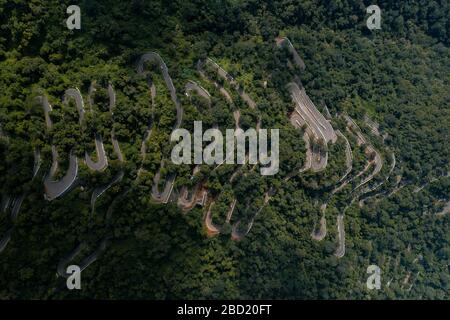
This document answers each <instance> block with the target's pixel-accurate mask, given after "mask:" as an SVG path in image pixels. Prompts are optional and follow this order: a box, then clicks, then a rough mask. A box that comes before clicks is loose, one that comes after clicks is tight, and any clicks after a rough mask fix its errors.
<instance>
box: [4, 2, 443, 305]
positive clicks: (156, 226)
mask: <svg viewBox="0 0 450 320" xmlns="http://www.w3.org/2000/svg"><path fill="white" fill-rule="evenodd" d="M71 4H75V3H74V2H72V1H56V0H47V1H44V0H33V1H23V0H13V1H10V0H0V30H1V32H0V92H1V93H0V129H1V131H0V136H1V137H0V159H1V160H2V161H1V162H0V191H1V194H2V196H5V195H12V196H16V197H17V198H20V195H22V194H26V197H24V199H23V203H22V206H21V209H20V214H19V215H18V217H17V219H15V220H13V219H11V217H10V215H7V214H6V213H5V212H3V211H2V212H0V237H3V235H4V234H5V235H8V233H11V240H10V241H9V243H8V245H7V246H6V248H5V249H4V250H3V251H2V252H0V298H2V299H9V298H33V299H36V298H37V299H39V298H52V299H55V298H87V297H90V298H153V299H176V298H188V299H199V298H200V299H203V298H205V299H211V298H224V299H235V298H244V299H245V298H256V299H264V298H266V299H269V298H277V299H284V298H302V299H347V298H348V299H375V298H389V299H392V298H424V299H449V292H450V291H449V289H450V287H449V286H450V281H449V280H450V277H449V269H448V265H449V259H450V248H449V242H450V234H449V231H448V230H449V229H448V227H449V225H448V224H449V215H448V212H447V213H444V214H441V213H442V212H444V211H445V210H444V207H445V205H446V204H447V203H448V201H449V200H450V199H449V195H450V189H449V188H450V178H449V176H448V173H449V171H450V167H449V161H448V159H449V156H450V155H449V150H450V147H449V141H450V139H449V138H450V134H449V128H450V108H449V102H450V97H449V92H450V90H449V80H450V76H449V75H450V60H449V54H450V49H449V47H448V46H449V41H450V39H449V37H450V36H449V32H450V20H449V19H448V17H449V9H450V5H449V3H448V1H445V0H441V1H424V0H411V1H397V2H392V1H377V3H376V4H377V5H378V6H379V7H380V8H381V17H382V22H381V26H382V28H381V30H372V31H371V30H368V29H367V27H366V19H367V17H368V14H367V13H366V7H367V6H369V5H370V4H373V3H372V1H361V0H347V1H346V0H332V1H319V0H310V1H299V0H281V1H261V0H251V1H237V0H236V1H235V0H228V1H213V0H212V1H203V0H189V1H186V0H183V1H181V0H176V1H144V0H134V1H127V2H124V1H117V0H114V1H91V0H85V1H76V4H77V5H79V6H80V8H81V17H82V18H81V21H82V22H81V25H82V26H81V30H68V29H67V27H66V23H65V20H66V19H67V17H68V14H67V13H66V8H67V6H69V5H71ZM285 36H287V37H289V39H290V40H291V42H292V43H293V45H294V47H295V48H296V50H297V51H298V53H299V54H300V55H301V57H302V59H303V60H304V62H305V64H306V69H305V70H297V69H295V68H289V67H288V66H287V65H286V59H287V57H288V56H289V54H288V53H287V52H286V51H285V50H284V51H283V50H280V49H279V48H278V47H277V46H276V43H275V38H276V37H285ZM146 52H157V53H158V54H159V55H160V56H161V57H162V59H163V60H164V61H165V63H166V64H167V67H168V69H169V72H170V76H171V77H172V79H173V83H174V86H175V88H176V91H177V93H178V96H179V99H180V103H181V105H182V106H183V108H184V120H183V126H184V127H186V128H191V127H192V123H193V121H195V120H199V119H200V120H202V121H203V122H204V123H207V124H208V125H211V126H212V125H213V124H218V126H219V127H220V128H222V129H224V128H233V127H234V119H233V111H235V109H239V110H241V120H240V121H241V122H240V123H241V125H242V126H243V127H244V128H248V127H254V126H255V123H256V122H257V119H261V122H262V124H263V126H264V127H267V128H280V131H281V133H280V137H281V143H280V144H281V145H280V174H278V175H276V176H274V177H261V176H260V175H259V174H255V172H256V173H258V172H259V170H256V171H255V172H252V171H251V168H244V169H243V170H244V171H245V172H246V174H243V175H241V176H239V178H238V179H235V180H234V182H233V183H231V184H230V183H228V181H230V180H232V179H231V177H232V175H233V170H234V169H235V167H227V166H224V167H221V168H220V169H218V170H215V171H214V170H212V169H211V168H202V171H201V175H202V176H201V177H200V178H198V179H201V178H204V179H205V180H207V183H206V187H207V188H208V190H210V192H211V194H213V195H214V196H216V198H215V199H216V202H217V203H216V204H217V210H216V211H217V212H215V213H214V214H215V216H214V219H215V220H217V221H221V220H220V219H222V220H224V216H225V214H226V212H227V210H228V208H229V203H230V201H231V200H232V199H233V197H236V198H237V203H238V205H237V208H236V215H239V217H241V219H242V221H243V223H244V222H249V221H250V218H251V217H252V216H254V213H255V212H254V211H255V210H256V209H257V208H258V207H259V206H261V203H262V200H261V199H263V198H264V193H265V192H266V191H267V190H268V189H269V188H270V187H271V186H275V187H276V189H277V191H276V193H275V194H274V196H273V197H272V200H271V201H270V202H269V204H268V205H267V206H265V207H264V209H263V210H262V211H261V213H260V214H259V215H258V216H257V219H256V220H255V223H254V225H253V229H252V230H251V232H250V233H249V234H248V235H247V236H246V237H245V238H244V239H243V240H241V241H232V240H230V233H231V232H232V231H231V230H230V229H231V228H228V229H226V228H224V230H222V232H221V234H219V235H217V236H215V237H208V236H207V231H206V230H205V227H204V225H203V221H204V215H205V208H202V207H199V206H197V207H195V208H194V209H193V210H191V211H189V212H187V213H183V212H182V211H181V210H180V209H179V208H178V207H177V206H176V204H174V203H170V204H168V205H163V204H156V203H154V202H153V201H152V200H151V197H150V194H151V192H152V183H153V180H154V178H155V174H156V172H158V170H159V169H160V163H161V161H162V159H163V158H167V157H168V155H170V150H171V147H172V145H170V144H169V143H168V140H169V136H170V132H171V130H172V128H173V125H174V123H175V116H174V114H175V110H176V109H175V106H174V104H173V103H172V101H171V96H170V93H169V91H168V90H167V88H166V84H165V81H164V78H163V76H162V73H161V72H160V71H159V68H158V66H157V65H155V64H152V63H147V66H146V67H147V68H146V70H147V72H148V74H146V75H144V76H143V75H140V74H138V73H137V72H136V63H137V61H138V59H139V57H140V56H141V55H142V54H143V53H146ZM206 57H210V58H212V59H214V61H217V62H218V63H219V65H221V66H222V67H223V68H225V69H226V70H227V71H228V72H229V73H230V74H231V75H232V76H233V77H234V78H235V79H237V81H238V83H239V84H240V85H241V87H243V88H244V89H245V91H246V92H248V94H249V95H250V96H251V97H253V98H254V99H255V101H256V103H257V105H258V108H257V109H252V108H249V107H248V106H246V104H245V103H244V102H242V100H240V99H239V96H238V94H237V93H236V91H233V90H232V88H231V87H230V85H229V84H228V83H227V82H226V81H223V80H221V79H220V78H219V77H218V76H217V74H216V73H214V72H213V71H211V70H207V71H206V74H207V77H209V78H210V79H211V81H206V80H205V79H204V78H202V77H201V76H199V73H198V70H197V62H198V61H199V60H202V59H205V58H206ZM296 74H300V77H301V82H302V84H303V85H304V87H305V88H306V90H307V92H308V95H309V96H310V97H311V100H312V101H314V103H315V104H316V106H317V107H318V109H319V110H320V111H321V112H323V113H325V112H324V110H325V106H327V109H328V110H329V112H330V114H331V116H332V120H330V121H331V123H332V124H333V127H334V128H339V129H340V130H341V131H342V132H345V122H344V121H343V120H342V119H341V117H340V116H338V115H341V114H344V113H345V114H349V115H351V116H352V117H353V118H354V119H356V121H357V123H358V124H359V125H360V126H361V128H362V130H363V132H364V134H365V135H366V136H367V137H369V138H370V140H371V143H372V144H373V145H374V147H375V148H377V149H378V150H380V152H381V157H382V158H383V159H384V160H385V161H386V165H385V167H384V168H383V169H382V171H381V173H380V177H379V178H378V179H379V181H377V180H376V179H375V181H374V182H375V183H381V182H383V180H384V179H385V178H386V181H387V182H386V183H384V184H383V186H382V187H381V188H380V190H376V191H380V192H382V193H380V194H379V195H378V196H376V195H377V194H376V192H375V191H374V192H373V195H374V196H375V197H373V198H368V199H367V201H366V202H365V203H364V205H359V203H358V201H356V202H355V203H350V204H349V203H348V200H349V195H350V191H349V189H348V188H347V189H344V192H343V193H341V194H339V195H337V196H336V197H331V196H330V190H331V189H332V187H333V185H334V184H335V183H337V182H338V180H339V178H340V177H341V176H342V175H343V174H344V171H345V152H344V150H345V148H344V145H345V143H344V142H343V141H342V140H338V143H336V144H329V145H328V147H327V148H328V152H329V154H330V156H329V159H328V166H327V169H326V170H324V171H321V172H317V173H316V172H311V171H307V172H304V173H302V174H301V175H297V176H295V177H293V178H291V179H289V180H288V181H286V180H284V178H285V177H286V176H287V175H289V173H290V172H292V171H293V170H298V167H299V166H301V165H302V164H303V163H304V162H305V150H306V147H305V144H304V142H303V140H302V130H296V129H295V128H294V127H293V126H292V125H291V124H290V123H289V115H290V114H291V113H292V111H293V109H294V106H293V104H292V101H291V98H290V96H289V91H288V90H287V88H286V87H287V84H288V82H290V81H291V80H292V78H293V77H294V76H295V75H296ZM149 79H150V80H151V82H152V84H153V85H154V86H155V88H156V89H155V90H156V92H158V94H157V95H156V97H155V99H154V102H153V104H151V103H150V101H151V100H152V98H151V95H150V94H149V90H148V83H149ZM189 80H194V81H196V82H198V83H200V84H201V85H202V86H203V87H205V88H206V90H208V91H209V92H211V93H212V97H211V102H210V104H208V102H207V101H206V100H205V99H202V97H199V96H193V97H192V98H189V97H187V96H185V95H184V88H185V84H186V83H187V82H188V81H189ZM92 81H95V82H96V83H97V84H98V88H97V90H96V91H95V95H94V100H95V103H93V105H92V109H94V110H95V114H88V113H87V114H86V119H85V123H86V125H81V124H79V123H78V114H77V111H76V108H75V107H74V104H73V103H72V102H71V103H69V104H64V103H62V97H63V95H64V92H65V90H67V89H68V88H74V87H77V88H79V89H80V91H81V93H82V95H83V97H86V96H87V95H88V92H89V87H90V85H91V82H92ZM213 81H216V82H218V83H220V84H221V85H223V86H224V88H225V89H227V90H229V91H230V92H232V98H233V100H234V101H235V104H234V105H233V106H230V104H228V103H227V101H226V99H224V98H223V96H221V95H220V94H218V93H217V90H216V89H215V87H214V85H213V84H212V83H213ZM108 84H112V85H113V87H114V91H115V94H116V106H115V110H114V112H113V113H110V112H109V109H108V107H109V101H110V100H109V99H108V90H107V86H108ZM42 95H46V96H48V99H49V102H50V104H51V105H52V107H53V111H52V112H51V117H52V121H53V126H52V128H51V129H46V124H45V119H44V113H43V111H42V106H41V105H40V104H39V103H37V102H36V97H38V96H42ZM85 100H86V99H85ZM85 103H86V101H85ZM151 105H153V107H151ZM208 108H210V109H208ZM233 108H235V109H233ZM365 115H367V116H369V117H370V118H371V119H373V120H375V121H376V122H377V123H379V125H380V126H379V130H380V131H381V133H382V134H383V139H382V138H380V137H377V136H375V135H373V134H372V133H371V132H370V128H369V127H368V126H365V125H364V116H365ZM149 122H151V123H153V124H156V125H154V126H153V127H152V128H153V129H152V133H151V139H150V140H149V141H147V142H145V141H144V140H145V139H144V138H143V136H144V133H145V132H146V130H147V128H148V126H149ZM113 132H114V134H115V135H116V136H117V139H118V141H119V142H120V148H121V150H122V152H123V155H124V160H123V161H122V160H121V159H120V157H118V156H114V155H113V154H114V152H113V147H112V145H111V142H110V141H109V139H110V138H109V137H110V136H111V135H112V133H113ZM95 133H98V134H101V135H102V136H103V137H107V138H105V148H106V152H107V154H108V155H112V156H111V157H110V158H109V166H108V168H107V169H106V170H105V171H102V172H94V173H93V172H92V171H90V170H89V169H88V168H86V166H84V165H80V170H79V181H80V185H78V186H76V188H74V189H73V190H71V191H70V192H68V193H67V194H65V195H64V196H63V197H60V198H58V199H56V200H53V201H48V200H46V199H44V197H43V194H44V187H43V183H42V182H43V179H44V176H43V175H38V176H37V178H34V179H33V177H32V172H33V158H34V154H33V151H34V150H36V149H37V148H38V149H39V150H40V151H41V157H42V158H43V159H44V161H43V164H42V169H41V171H43V172H48V171H49V170H50V169H51V168H50V167H51V162H52V161H51V159H52V149H51V145H52V143H53V144H55V148H56V150H57V151H58V154H59V156H61V161H60V163H61V164H60V165H61V168H60V169H62V171H64V170H65V169H67V168H68V166H69V159H68V158H69V154H70V151H71V150H72V149H73V152H74V153H75V154H76V155H77V156H78V157H84V148H86V149H87V150H90V151H89V153H90V154H91V156H93V157H95V152H94V150H95V146H94V143H93V139H92V138H93V136H94V134H95ZM106 140H107V141H106ZM143 141H144V143H142V142H143ZM143 144H144V145H145V146H146V152H145V155H146V156H145V158H144V159H142V157H141V156H140V155H141V146H142V145H143ZM349 144H350V145H351V147H352V150H353V157H354V161H353V162H354V163H353V170H354V171H356V172H357V171H358V170H362V169H363V168H364V166H365V162H364V161H365V158H364V157H365V155H364V149H363V148H362V147H358V144H357V141H356V139H353V140H352V139H350V141H349ZM74 146H75V147H74ZM317 147H318V148H323V146H317ZM391 154H395V157H396V163H395V166H393V168H394V169H393V172H392V174H391V178H389V179H388V174H390V173H389V172H388V171H389V166H390V165H391V164H392V160H390V159H391ZM191 169H192V168H190V167H188V166H175V165H173V164H170V163H167V165H166V166H165V167H164V168H163V169H161V171H160V173H161V176H162V177H163V179H162V182H161V188H162V185H163V182H164V181H166V180H170V173H172V172H176V173H177V180H176V182H175V184H176V185H175V188H180V187H181V186H183V185H189V186H190V187H193V186H194V185H195V184H196V183H197V182H198V181H197V180H195V179H194V180H192V179H190V177H191V173H192V172H191V171H192V170H191ZM121 172H122V173H123V179H122V180H121V182H120V184H116V185H114V186H113V187H112V188H110V189H109V190H108V191H107V192H105V193H104V194H103V195H102V196H101V197H99V198H98V201H97V204H96V205H95V207H94V208H95V210H94V211H93V210H91V207H92V206H91V195H92V192H93V190H95V188H97V187H100V186H103V185H105V184H107V183H109V182H110V181H112V180H113V179H114V178H115V177H116V176H117V175H118V174H120V173H121ZM368 195H369V196H370V195H372V194H371V193H368ZM328 197H330V198H328ZM325 199H330V200H329V202H328V207H327V208H326V210H327V211H326V212H327V221H328V230H327V236H326V237H325V238H324V239H323V240H321V241H316V240H314V239H312V237H311V231H312V229H313V228H314V227H315V225H316V223H317V222H318V220H319V219H320V216H321V208H320V205H321V204H322V203H323V202H324V200H325ZM2 203H3V201H2ZM347 205H348V206H347ZM344 209H345V210H346V212H345V233H346V240H345V241H346V253H345V255H344V256H343V257H341V258H338V257H336V256H335V255H334V254H333V252H334V251H335V249H336V243H337V242H338V237H339V234H338V233H339V231H338V228H337V226H336V224H335V221H336V217H337V216H338V215H339V214H342V212H343V210H344ZM443 210H444V211H443ZM2 239H4V238H2ZM104 239H108V245H107V248H106V249H105V250H99V248H101V242H102V240H104ZM79 243H83V244H85V247H84V248H82V250H81V252H80V254H79V256H78V258H77V259H78V260H75V262H77V263H78V262H79V263H82V261H81V260H82V257H86V256H89V255H90V254H91V253H92V252H96V251H99V252H101V255H100V257H99V259H98V261H96V262H95V263H93V264H92V265H90V266H89V267H88V268H87V269H86V270H84V271H83V273H82V285H83V289H82V290H74V291H69V290H67V289H66V288H65V279H63V278H62V277H55V273H56V272H57V266H58V263H59V262H60V261H61V259H62V258H63V257H65V256H67V255H68V254H69V253H70V252H72V251H73V249H74V248H75V247H77V245H78V244H79ZM0 244H1V241H0ZM370 264H377V265H379V266H380V268H381V270H382V289H381V290H372V291H369V290H367V288H366V279H367V274H366V269H367V267H368V266H369V265H370Z"/></svg>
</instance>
